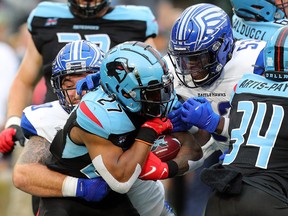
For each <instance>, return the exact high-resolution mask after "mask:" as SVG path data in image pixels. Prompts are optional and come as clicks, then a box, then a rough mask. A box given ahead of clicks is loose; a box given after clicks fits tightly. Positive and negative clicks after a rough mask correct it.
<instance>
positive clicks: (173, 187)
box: [0, 0, 232, 216]
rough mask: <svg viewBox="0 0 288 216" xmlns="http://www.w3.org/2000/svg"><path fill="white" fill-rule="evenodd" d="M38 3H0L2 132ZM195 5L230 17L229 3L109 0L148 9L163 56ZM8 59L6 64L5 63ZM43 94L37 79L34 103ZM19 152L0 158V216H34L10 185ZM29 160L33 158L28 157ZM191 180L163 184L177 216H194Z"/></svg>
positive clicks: (28, 0)
mask: <svg viewBox="0 0 288 216" xmlns="http://www.w3.org/2000/svg"><path fill="white" fill-rule="evenodd" d="M39 2H41V1H40V0H25V1H13V0H0V75H1V79H0V82H1V85H0V90H1V94H2V96H1V101H0V106H1V107H0V130H2V128H3V124H4V122H5V115H6V110H5V109H6V103H7V97H8V93H9V89H10V85H11V82H12V81H13V78H14V76H15V74H16V72H17V67H18V65H19V63H20V61H21V59H22V57H23V54H24V52H25V48H26V38H27V35H28V34H29V33H28V31H27V27H26V20H27V18H28V15H29V13H30V12H31V10H32V9H33V8H34V7H35V6H36V5H37V4H38V3H39ZM54 2H67V0H54ZM197 3H212V4H215V5H217V6H219V7H221V8H222V9H224V10H225V11H226V12H227V13H228V14H229V16H230V17H231V15H232V9H231V4H230V1H229V0H221V1H216V0H209V1H208V0H207V1H200V0H157V1H155V0H145V1H143V0H112V5H118V4H127V5H145V6H149V7H150V8H151V10H152V11H153V13H154V15H155V16H156V18H157V21H158V24H159V35H158V37H157V38H156V46H157V47H156V48H157V49H158V50H159V51H160V52H161V53H163V54H165V53H166V50H167V44H168V41H169V34H170V30H171V27H172V25H173V23H174V21H175V20H176V19H177V17H178V16H179V14H180V13H181V12H182V11H183V10H184V9H185V8H186V7H188V6H191V5H193V4H197ZM8 53H11V57H10V56H9V57H8ZM12 54H13V55H12ZM7 58H8V60H9V61H7V60H4V59H7ZM1 60H2V61H1ZM12 60H13V61H12ZM12 66H13V68H12ZM45 91H46V87H45V84H44V82H43V80H40V82H39V83H38V85H37V87H36V89H35V93H34V98H33V104H40V103H42V102H43V100H44V94H45ZM20 152H21V148H20V147H16V151H14V152H13V155H8V156H7V155H6V156H3V155H0V216H16V215H17V216H18V215H19V216H32V215H33V214H32V210H31V196H30V195H28V194H25V193H23V192H21V191H19V190H17V189H16V188H14V187H13V186H12V182H11V173H12V168H13V164H14V163H15V160H16V159H17V155H19V153H20ZM31 157H33V156H32V155H31ZM192 179H193V173H191V174H189V175H186V176H185V177H176V178H174V179H172V180H166V181H163V183H164V185H165V188H166V198H167V200H168V201H169V202H170V204H171V205H172V207H173V208H174V210H175V212H176V213H177V215H179V216H184V213H183V212H186V215H190V216H193V212H189V210H187V205H189V203H188V204H187V203H186V202H185V200H188V199H189V193H187V186H188V185H189V182H191V180H192ZM187 211H188V214H187Z"/></svg>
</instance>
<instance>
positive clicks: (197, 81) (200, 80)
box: [193, 73, 209, 83]
mask: <svg viewBox="0 0 288 216" xmlns="http://www.w3.org/2000/svg"><path fill="white" fill-rule="evenodd" d="M208 77H209V73H208V74H207V75H206V76H205V77H204V78H203V79H197V80H196V79H193V81H194V82H195V83H199V82H203V81H205V80H206V79H207V78H208Z"/></svg>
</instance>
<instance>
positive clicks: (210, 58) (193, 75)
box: [169, 38, 231, 88]
mask: <svg viewBox="0 0 288 216" xmlns="http://www.w3.org/2000/svg"><path fill="white" fill-rule="evenodd" d="M225 46H226V45H225V44H223V40H222V38H220V39H219V40H218V41H216V42H215V43H214V44H213V45H211V47H208V48H206V49H202V50H201V51H196V52H187V53H186V52H184V53H183V52H178V53H177V52H170V53H169V57H170V60H171V62H172V64H173V65H174V68H175V72H176V75H177V77H178V79H179V80H180V81H181V82H182V83H183V85H185V86H186V87H188V88H198V87H201V86H205V85H210V84H211V83H212V82H213V81H215V80H216V79H217V78H218V77H219V76H220V74H221V72H222V70H223V67H224V65H223V64H221V62H222V61H223V60H222V61H219V59H218V58H217V57H219V51H220V50H221V51H223V49H225V48H223V47H225ZM230 54H231V53H230V52H229V53H228V56H225V57H224V56H222V58H225V63H226V62H227V61H228V60H230V58H231V56H230Z"/></svg>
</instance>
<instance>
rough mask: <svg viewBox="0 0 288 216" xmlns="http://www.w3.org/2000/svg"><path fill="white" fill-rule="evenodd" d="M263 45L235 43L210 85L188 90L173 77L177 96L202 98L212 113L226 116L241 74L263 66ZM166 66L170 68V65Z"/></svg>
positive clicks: (243, 41)
mask: <svg viewBox="0 0 288 216" xmlns="http://www.w3.org/2000/svg"><path fill="white" fill-rule="evenodd" d="M265 45H266V42H265V41H259V40H241V41H237V42H236V43H235V46H234V49H233V54H232V58H231V59H230V61H229V62H228V63H227V64H226V65H225V66H224V68H223V71H222V73H221V75H220V77H219V78H218V79H217V80H215V81H214V82H213V83H212V84H211V85H207V86H203V87H198V88H188V87H186V86H184V85H183V84H182V83H181V81H180V80H179V79H178V78H177V76H176V75H175V82H174V86H175V90H176V93H177V95H179V96H181V97H182V99H183V100H187V99H188V98H190V97H200V96H203V97H205V98H207V100H209V101H210V102H211V105H212V107H213V110H214V112H216V113H218V114H220V115H225V114H227V112H228V109H229V108H230V103H229V101H230V96H231V93H232V90H233V88H234V86H235V85H236V84H237V82H238V81H239V80H240V78H241V77H242V76H243V74H245V73H259V72H258V71H257V69H258V70H259V68H255V67H254V65H260V66H263V58H262V50H263V48H264V47H265ZM258 57H259V58H258ZM258 61H259V62H258ZM169 62H171V61H168V63H169ZM168 66H169V67H170V66H171V65H168ZM172 71H174V70H172ZM255 71H257V72H255ZM261 71H262V70H261ZM227 144H228V143H226V145H227ZM221 146H222V145H221ZM222 150H223V149H222Z"/></svg>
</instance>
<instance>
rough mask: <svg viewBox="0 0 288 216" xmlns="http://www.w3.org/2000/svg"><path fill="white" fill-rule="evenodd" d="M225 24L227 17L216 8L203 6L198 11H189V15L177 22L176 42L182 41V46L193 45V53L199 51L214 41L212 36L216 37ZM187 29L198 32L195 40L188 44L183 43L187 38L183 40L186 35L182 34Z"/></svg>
mask: <svg viewBox="0 0 288 216" xmlns="http://www.w3.org/2000/svg"><path fill="white" fill-rule="evenodd" d="M186 10H187V9H186ZM196 13H197V14H196ZM191 19H192V20H191ZM185 20H186V21H185ZM187 21H188V22H187ZM226 22H227V16H226V15H225V14H223V12H222V11H221V10H219V8H217V7H210V8H207V6H205V7H202V9H200V10H191V9H190V13H189V12H188V13H186V14H185V15H184V16H182V17H181V20H180V21H179V23H181V25H179V26H178V29H177V32H178V40H180V41H181V40H183V45H191V44H193V43H194V44H195V51H197V50H201V49H202V48H203V47H206V46H207V44H209V43H211V41H213V40H214V36H215V35H217V33H218V32H219V31H220V30H221V27H222V25H223V24H225V23H226ZM191 23H193V25H191ZM189 25H190V27H189ZM187 28H191V31H192V29H193V31H196V32H198V34H197V38H194V39H193V40H192V41H190V44H186V43H185V42H187V41H186V40H187V38H185V37H187V35H185V34H183V32H185V29H187ZM184 43H185V44H184Z"/></svg>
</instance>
